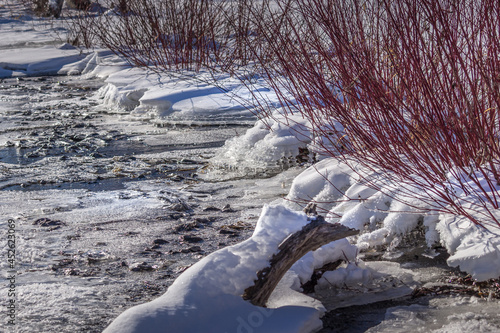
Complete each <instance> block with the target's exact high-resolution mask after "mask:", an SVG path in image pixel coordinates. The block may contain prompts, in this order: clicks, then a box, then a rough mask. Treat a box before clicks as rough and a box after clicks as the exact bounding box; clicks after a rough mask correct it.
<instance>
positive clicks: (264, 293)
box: [243, 216, 359, 306]
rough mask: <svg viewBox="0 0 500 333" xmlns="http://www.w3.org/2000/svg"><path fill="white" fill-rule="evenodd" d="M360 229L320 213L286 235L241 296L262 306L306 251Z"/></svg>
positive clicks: (351, 234)
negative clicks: (300, 227)
mask: <svg viewBox="0 0 500 333" xmlns="http://www.w3.org/2000/svg"><path fill="white" fill-rule="evenodd" d="M358 233H359V230H355V229H350V228H348V227H346V226H343V225H341V224H338V223H335V224H333V223H328V222H326V221H325V219H324V218H323V217H322V216H316V217H315V219H313V220H312V221H311V222H310V223H309V224H307V225H305V226H304V227H303V228H302V229H301V230H299V231H297V232H295V233H293V234H292V235H290V236H288V237H287V238H286V239H285V240H284V241H283V242H282V243H281V244H280V245H279V247H278V252H277V253H275V254H274V255H273V257H272V258H271V260H270V265H269V266H268V267H266V268H264V269H262V270H261V271H259V272H258V273H257V280H255V284H254V285H253V286H251V287H249V288H247V289H246V290H245V293H244V294H243V298H244V299H246V300H249V301H250V302H251V303H252V304H254V305H257V306H265V305H266V303H267V300H268V299H269V297H270V296H271V293H272V292H273V290H274V288H276V286H277V285H278V282H279V281H280V280H281V278H282V277H283V275H285V273H286V272H287V271H288V270H289V269H290V267H292V265H293V264H294V263H295V262H296V261H297V260H299V259H300V258H302V257H303V256H304V255H305V254H306V253H308V252H309V251H314V250H316V249H318V248H320V247H321V246H323V245H325V244H328V243H330V242H333V241H335V240H339V239H342V238H345V237H348V236H354V235H356V234H358Z"/></svg>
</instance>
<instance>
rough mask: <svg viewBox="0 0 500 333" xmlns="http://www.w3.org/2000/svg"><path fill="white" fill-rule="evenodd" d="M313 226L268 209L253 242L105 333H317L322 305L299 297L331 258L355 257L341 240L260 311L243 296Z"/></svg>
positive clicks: (299, 215) (219, 257) (195, 270)
mask: <svg viewBox="0 0 500 333" xmlns="http://www.w3.org/2000/svg"><path fill="white" fill-rule="evenodd" d="M308 222H309V220H308V217H307V216H306V215H305V213H303V212H295V211H292V210H290V209H287V208H285V207H284V206H282V205H275V206H265V207H264V208H263V210H262V214H261V216H260V218H259V221H258V222H257V226H256V228H255V231H254V233H253V235H252V237H251V238H249V239H248V240H246V241H244V242H242V243H239V244H236V245H234V246H231V247H227V248H224V249H221V250H219V251H217V252H214V253H212V254H210V255H209V256H207V257H205V258H204V259H202V260H201V261H199V262H198V263H196V264H195V265H193V266H192V267H190V268H189V269H188V270H186V271H185V272H184V273H183V274H182V275H181V276H179V278H178V279H177V280H176V281H175V282H174V283H173V284H172V286H170V288H169V289H168V290H167V292H166V293H165V294H164V295H163V296H161V297H159V298H158V299H156V300H154V301H152V302H150V303H146V304H142V305H139V306H136V307H133V308H131V309H128V310H127V311H125V312H124V313H122V314H121V315H120V316H118V318H117V319H115V321H114V322H113V323H111V325H110V326H109V327H108V328H107V329H106V330H105V331H104V332H105V333H114V332H116V333H118V332H120V333H127V332H130V333H131V332H149V333H154V332H164V330H165V328H166V327H168V329H169V330H170V331H172V332H214V333H220V332H253V331H254V330H257V331H258V332H261V333H265V332H269V333H271V332H272V333H279V332H283V333H285V332H286V333H292V332H314V331H316V330H318V329H320V328H321V327H322V323H321V321H320V320H319V317H320V315H321V314H322V313H321V312H322V310H324V309H323V308H322V306H321V305H320V304H318V302H317V301H315V300H313V299H312V298H310V297H308V296H305V295H302V294H301V295H298V293H297V291H296V289H298V287H297V286H300V283H299V276H302V277H303V278H307V279H308V278H310V276H311V274H312V270H313V269H314V267H316V266H319V265H322V263H323V262H324V261H325V260H327V259H328V258H332V257H341V256H343V255H344V253H350V254H351V255H354V253H355V249H354V248H353V247H352V246H351V245H350V244H349V243H348V242H347V241H346V240H341V241H337V242H334V243H331V244H329V245H327V246H326V247H325V248H324V249H322V250H321V249H320V250H317V251H315V253H311V254H309V255H308V257H307V256H306V257H305V258H304V259H303V260H302V261H299V262H298V263H296V265H295V266H294V268H292V270H291V272H292V273H290V274H288V275H287V276H286V278H284V279H283V281H282V283H281V287H280V288H278V289H277V295H274V294H273V297H274V300H273V301H270V303H269V304H268V306H269V307H270V306H273V305H274V306H276V307H275V308H269V307H268V308H260V307H256V306H253V305H252V304H251V303H249V302H247V301H244V300H243V299H242V298H241V295H242V294H243V292H244V290H245V289H246V288H248V287H249V286H251V285H252V284H253V281H254V280H255V279H256V278H257V275H256V272H257V271H258V270H260V269H262V268H264V267H266V266H267V265H268V261H269V259H270V258H271V256H272V254H273V253H275V252H276V251H277V248H278V246H279V244H280V243H281V242H282V241H283V240H284V239H285V238H286V237H287V236H288V235H289V234H291V233H293V232H295V231H298V230H300V229H301V228H302V227H303V226H304V225H306V224H307V223H308Z"/></svg>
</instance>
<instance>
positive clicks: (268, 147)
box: [210, 109, 311, 174]
mask: <svg viewBox="0 0 500 333" xmlns="http://www.w3.org/2000/svg"><path fill="white" fill-rule="evenodd" d="M279 112H280V110H279V109H278V110H276V111H275V112H274V114H273V118H272V119H266V122H263V121H257V122H256V123H255V125H254V127H252V128H250V129H248V130H247V131H246V133H245V134H244V135H241V136H238V137H234V138H232V139H229V140H228V141H226V144H225V145H224V147H222V149H221V150H220V151H219V152H218V154H217V155H216V156H215V157H214V158H212V159H211V161H210V162H211V164H212V165H213V166H215V167H216V168H220V169H233V170H239V171H240V172H241V173H242V174H248V173H249V172H253V171H255V172H256V171H258V170H263V171H265V170H270V169H271V170H272V169H273V168H280V169H281V170H286V169H287V168H289V167H290V166H293V165H296V164H297V163H296V157H297V156H299V155H300V154H301V151H300V149H301V148H307V145H308V144H309V143H310V142H311V133H310V130H309V127H310V126H309V122H308V121H307V120H305V119H303V118H302V117H300V116H289V117H288V116H287V120H288V121H287V124H288V125H285V121H286V119H285V116H283V115H282V114H280V113H279Z"/></svg>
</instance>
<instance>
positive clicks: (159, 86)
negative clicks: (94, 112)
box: [97, 68, 276, 119]
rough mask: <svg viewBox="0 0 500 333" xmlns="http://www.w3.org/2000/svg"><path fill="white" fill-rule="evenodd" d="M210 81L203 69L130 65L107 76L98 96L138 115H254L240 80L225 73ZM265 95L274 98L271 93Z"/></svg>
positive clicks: (192, 117)
mask: <svg viewBox="0 0 500 333" xmlns="http://www.w3.org/2000/svg"><path fill="white" fill-rule="evenodd" d="M213 82H214V81H213V78H212V77H211V76H210V74H208V73H203V72H197V73H184V74H176V73H155V72H152V71H147V70H144V69H140V68H129V69H125V70H120V71H117V72H116V73H113V74H111V75H109V77H108V78H107V79H106V83H107V85H106V86H104V87H103V88H101V90H100V91H99V92H98V95H97V96H98V97H99V98H101V99H102V100H103V104H104V105H105V106H107V107H109V108H112V109H119V110H125V111H130V112H131V116H133V117H138V118H146V119H164V118H166V117H171V116H175V117H181V118H184V119H186V118H187V119H196V118H198V117H202V118H203V117H210V116H223V117H229V116H237V117H251V116H253V114H252V112H251V111H249V110H251V109H252V107H251V105H252V103H251V102H248V101H250V100H251V96H252V94H251V92H250V91H249V90H248V89H247V88H245V87H244V85H243V84H242V83H241V82H240V81H238V80H236V79H235V78H231V77H230V76H228V75H225V76H221V77H219V78H218V79H217V85H214V84H213ZM255 89H260V88H259V86H256V87H255ZM268 95H269V96H270V98H271V100H276V97H272V93H271V92H268Z"/></svg>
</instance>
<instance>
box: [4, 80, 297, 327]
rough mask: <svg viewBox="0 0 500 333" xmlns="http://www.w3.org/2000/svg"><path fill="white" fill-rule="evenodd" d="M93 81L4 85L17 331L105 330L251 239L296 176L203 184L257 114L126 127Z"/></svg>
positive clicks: (128, 121) (133, 122)
mask: <svg viewBox="0 0 500 333" xmlns="http://www.w3.org/2000/svg"><path fill="white" fill-rule="evenodd" d="M102 84H103V83H102V82H101V81H99V80H84V79H82V78H80V77H39V78H24V79H4V80H3V81H1V83H0V189H1V191H0V202H2V205H1V206H0V212H1V213H0V214H1V216H2V220H1V221H0V226H1V232H0V235H1V237H2V239H7V232H8V230H9V229H8V220H9V219H12V220H13V221H14V222H15V227H13V228H11V229H13V230H11V232H15V236H16V242H15V251H16V257H15V267H14V270H15V271H16V272H17V275H16V279H15V294H16V300H17V303H16V305H17V309H16V317H17V318H16V320H17V324H18V325H17V328H18V329H19V332H75V331H77V332H100V331H102V329H103V328H104V327H105V326H106V325H107V324H108V323H109V322H110V320H111V319H113V318H114V317H116V316H117V315H118V314H119V313H121V312H122V311H123V310H124V309H125V308H127V307H130V306H132V305H135V304H137V303H139V302H141V303H142V302H145V301H148V300H151V299H152V298H154V297H156V296H158V295H159V294H162V293H163V292H165V290H166V289H167V287H168V286H169V285H170V284H171V283H172V281H173V280H174V279H175V278H176V277H177V276H178V275H179V274H180V273H181V272H182V271H183V270H185V268H186V267H188V266H189V265H191V264H192V263H194V262H196V261H197V260H199V259H200V258H201V257H203V256H204V255H206V254H208V253H210V252H213V251H214V250H217V249H219V248H221V247H224V246H227V245H230V244H234V243H236V242H239V241H241V240H242V239H244V238H246V237H248V236H249V235H250V234H251V232H252V229H253V226H254V224H255V221H256V218H257V217H258V215H259V213H260V208H261V206H262V204H263V203H264V202H270V201H272V200H274V199H277V198H279V197H280V196H282V195H284V194H286V187H287V185H286V181H287V180H290V179H291V177H293V175H295V174H296V173H297V172H298V171H297V170H295V171H294V170H291V171H288V172H287V173H284V174H281V175H279V176H278V178H274V179H271V181H269V180H267V183H266V187H265V190H261V188H263V187H262V186H259V182H262V180H259V179H241V178H239V177H238V179H235V180H231V179H230V178H231V177H226V178H229V180H226V181H223V182H216V181H213V180H207V181H204V180H203V178H204V177H205V178H206V174H207V172H209V169H210V167H209V165H208V160H209V159H210V158H211V157H213V156H214V154H215V151H216V150H217V149H218V147H221V146H222V145H223V144H224V142H225V140H226V139H228V138H231V137H233V136H235V135H238V134H242V133H243V132H244V131H245V129H246V128H247V127H248V126H250V125H251V124H253V122H254V121H253V120H251V119H248V118H246V119H223V118H220V119H211V120H210V121H207V120H206V119H205V120H203V119H199V121H197V122H195V123H194V122H192V121H189V120H187V119H167V120H165V121H163V122H162V123H161V124H158V123H156V124H154V123H151V122H149V121H144V120H139V119H133V118H130V117H127V113H120V112H119V111H110V110H107V109H105V108H103V107H100V106H99V105H100V101H99V100H96V99H95V98H93V97H92V96H94V93H95V91H96V89H97V88H99V87H100V86H101V85H102ZM221 172H222V171H220V170H219V173H221ZM222 173H225V172H222ZM226 176H227V174H226ZM235 178H236V177H235ZM4 243H5V242H4ZM2 248H3V251H4V252H5V253H3V254H2V257H3V255H4V254H6V253H7V247H2ZM2 268H3V269H6V268H9V267H8V263H7V261H6V260H3V262H2ZM2 287H3V286H2ZM2 297H3V295H2Z"/></svg>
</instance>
